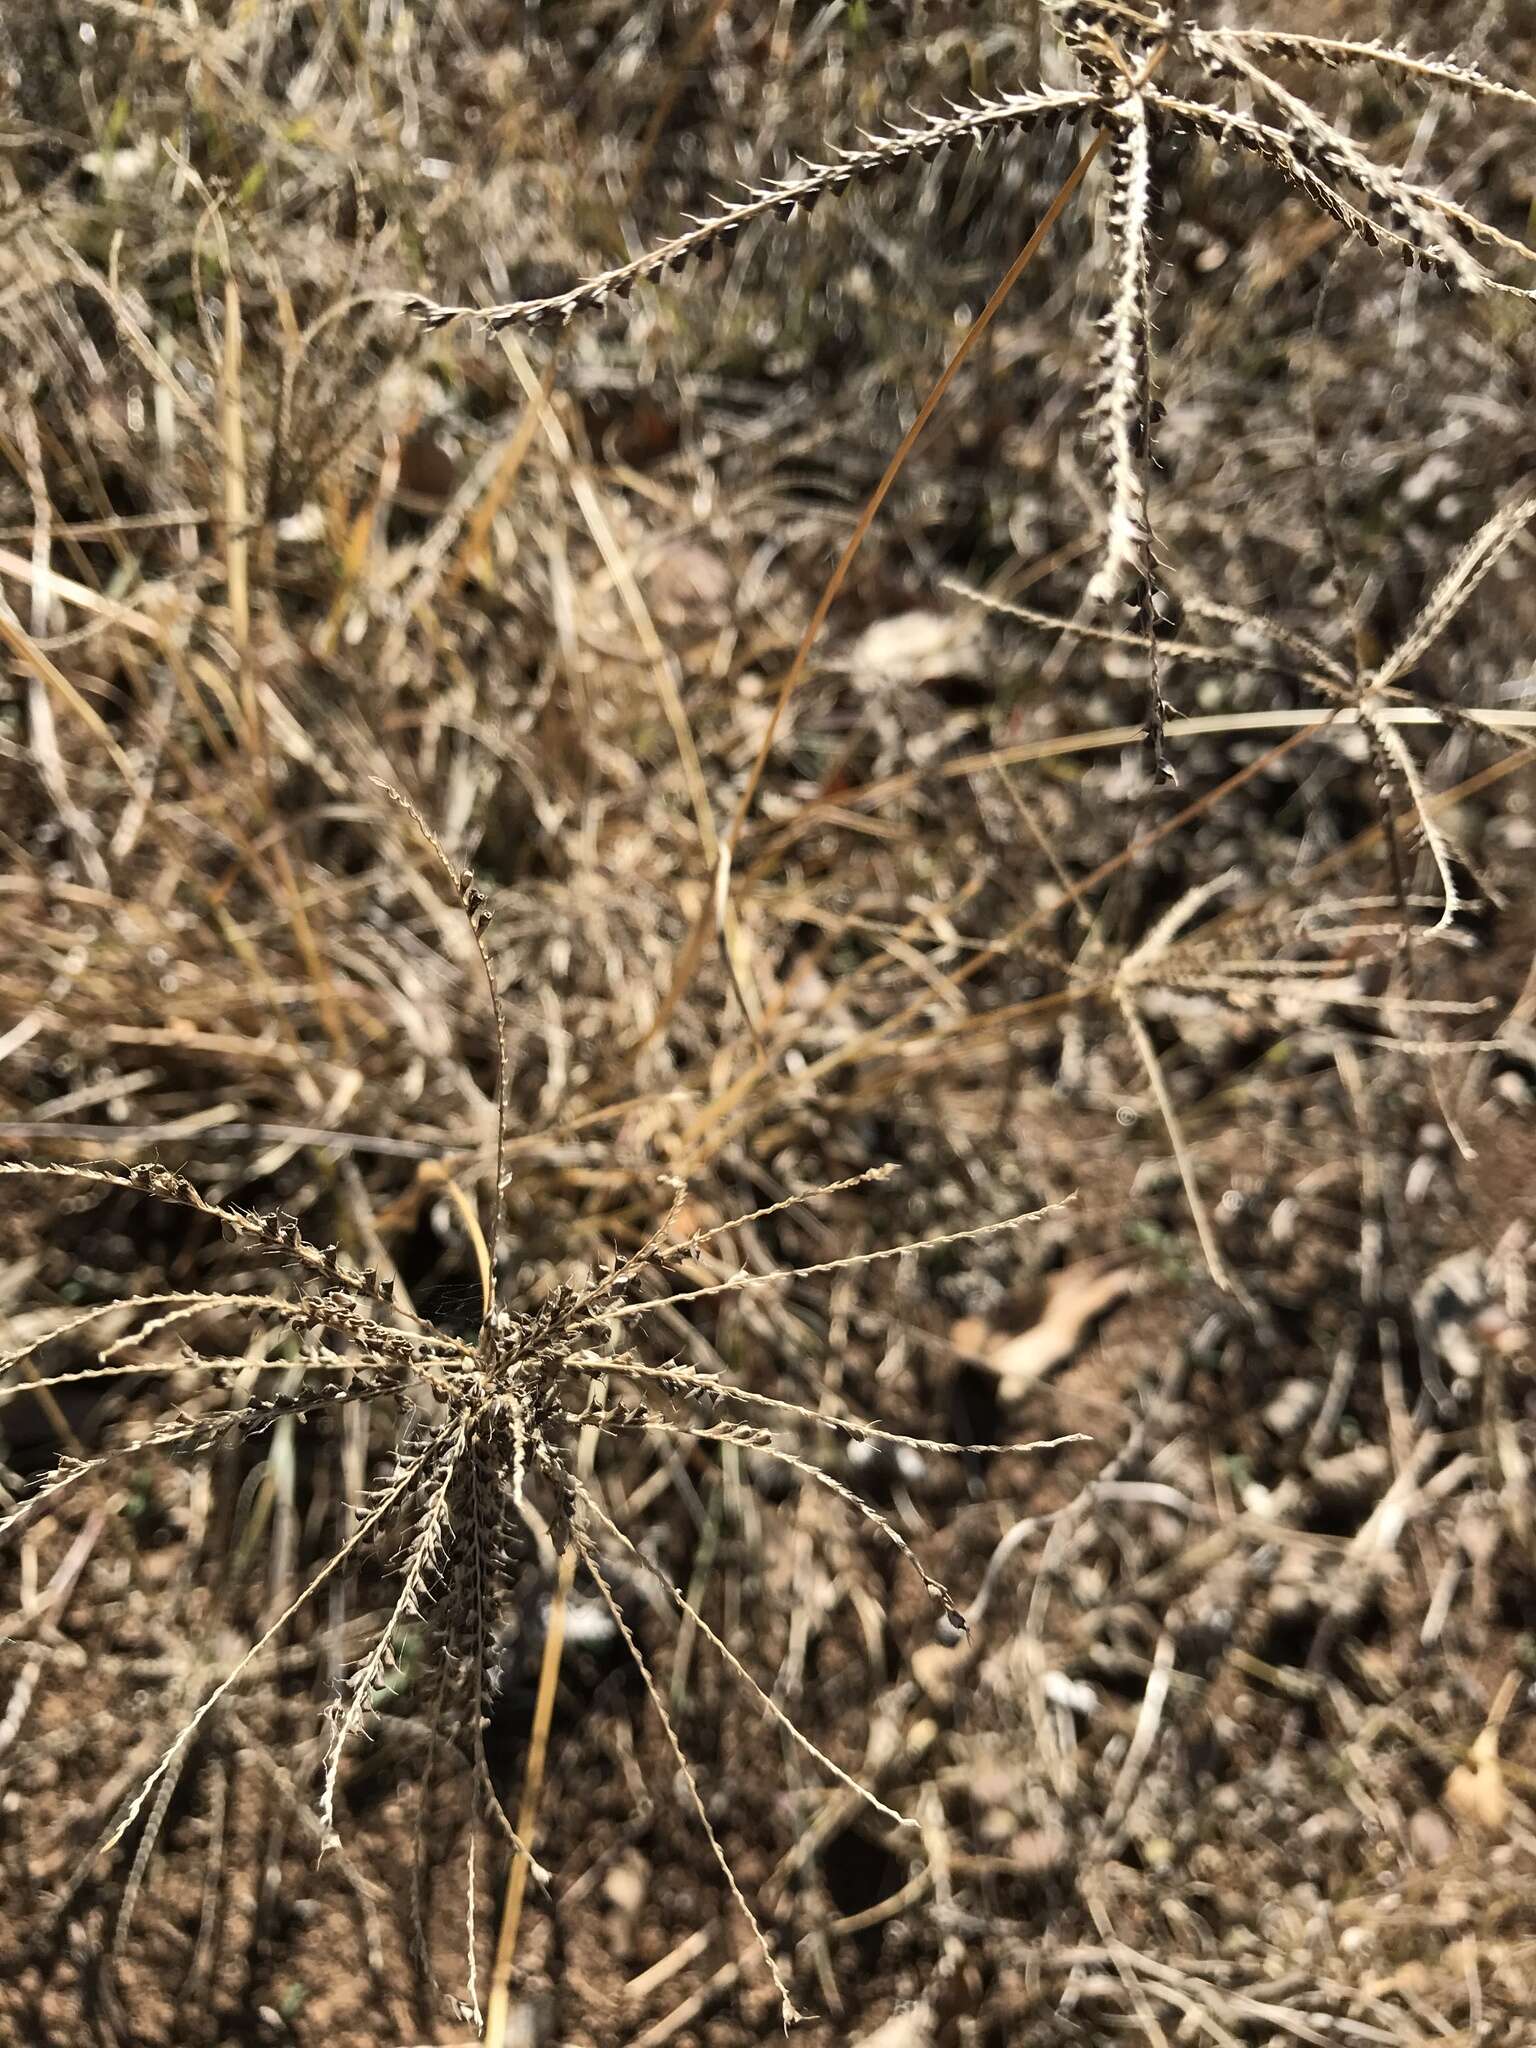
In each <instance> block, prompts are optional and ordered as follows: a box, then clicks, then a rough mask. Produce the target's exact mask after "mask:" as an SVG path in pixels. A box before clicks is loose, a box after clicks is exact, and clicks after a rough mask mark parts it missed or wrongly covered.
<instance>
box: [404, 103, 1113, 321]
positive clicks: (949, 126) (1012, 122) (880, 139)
mask: <svg viewBox="0 0 1536 2048" xmlns="http://www.w3.org/2000/svg"><path fill="white" fill-rule="evenodd" d="M1092 104H1093V96H1092V95H1091V94H1090V93H1086V92H1034V93H1032V92H1024V93H1006V94H1003V95H1002V96H1000V97H999V98H998V99H995V100H984V101H981V102H979V103H978V104H976V105H974V106H969V107H965V106H957V107H955V108H953V109H952V111H951V112H950V113H948V114H928V115H925V116H924V117H923V119H922V124H921V126H919V127H915V128H896V129H893V130H892V131H891V132H890V133H889V134H887V135H877V136H871V137H870V138H869V139H868V140H867V141H866V142H865V144H864V145H863V147H861V148H857V149H854V148H845V149H839V150H837V151H836V153H835V155H834V157H833V159H832V161H831V162H830V163H825V164H812V165H810V166H808V168H807V169H806V170H805V172H804V173H803V174H802V175H801V176H800V177H798V178H775V179H771V180H769V181H768V182H767V183H766V184H763V185H758V186H754V187H753V188H752V189H751V190H750V191H749V192H748V194H747V196H746V198H745V199H739V200H734V201H731V200H721V201H719V202H717V205H716V208H715V211H714V212H713V213H710V214H707V215H705V216H703V217H702V218H700V219H697V220H695V221H693V222H692V224H691V225H690V226H689V227H688V228H687V229H686V230H685V231H684V232H683V233H682V234H680V235H674V236H672V237H671V238H670V239H669V240H667V241H665V242H660V243H658V244H657V245H656V247H655V248H653V249H649V250H647V251H646V253H645V254H644V255H643V256H637V257H635V258H634V259H633V260H632V261H631V262H629V263H621V264H618V265H616V266H615V267H614V268H613V269H612V270H603V271H599V272H598V273H597V274H596V275H595V276H592V277H588V278H584V279H583V280H582V282H581V283H580V284H575V285H572V286H571V287H570V289H569V290H568V291H563V292H555V293H553V294H551V295H550V296H549V297H547V298H541V299H514V300H511V301H509V302H508V303H506V304H504V305H499V306H483V307H482V306H444V305H439V304H438V303H437V302H436V301H435V300H433V299H427V298H423V297H420V296H419V295H414V294H413V295H410V296H408V297H407V298H406V300H405V309H406V311H407V312H409V313H412V314H414V315H415V316H416V318H417V319H419V320H420V321H421V323H422V325H423V326H424V327H425V328H426V329H427V330H428V331H429V332H432V333H435V332H437V331H439V330H440V329H442V328H445V327H451V326H455V325H457V324H459V323H460V322H462V321H466V320H477V321H483V322H484V323H485V325H486V326H487V327H488V328H490V329H491V331H492V332H493V333H494V332H496V331H498V330H499V329H501V328H504V327H530V328H531V327H541V326H544V325H545V324H546V323H549V322H555V321H557V322H559V324H560V325H561V326H565V325H567V324H568V323H569V322H570V321H571V320H572V319H573V318H574V317H575V316H576V315H577V314H578V313H586V312H596V311H598V310H600V309H601V308H602V307H603V306H606V305H607V304H608V302H609V301H610V300H611V299H627V298H628V297H629V295H630V293H631V292H632V291H633V290H634V288H635V286H636V285H637V284H640V283H643V282H644V281H646V280H647V279H650V278H659V277H662V276H664V275H665V273H666V272H667V271H669V270H671V271H678V270H684V269H686V268H687V267H688V265H689V264H690V263H693V262H703V261H705V260H707V259H708V258H709V257H710V256H712V255H713V254H714V252H715V250H716V249H717V248H722V247H728V246H729V245H730V244H731V243H732V242H734V241H735V239H736V237H737V236H738V235H739V234H740V233H741V231H742V229H743V228H744V227H748V226H750V225H751V223H752V222H754V221H759V220H767V219H773V220H778V221H790V220H793V219H794V218H795V216H796V215H797V214H807V213H809V212H810V211H811V210H812V208H813V207H814V206H815V204H816V202H817V200H818V199H820V198H821V197H822V196H823V194H825V193H839V192H845V191H847V189H848V187H849V186H850V185H853V184H862V183H865V182H867V181H869V180H871V179H874V178H878V177H880V176H881V175H882V174H883V173H885V172H887V171H899V170H905V169H906V168H907V166H908V165H910V164H913V163H931V162H932V161H933V159H934V158H935V157H937V156H941V155H942V154H943V153H944V152H945V151H946V150H949V149H956V148H962V147H973V146H980V145H982V144H985V143H986V142H988V141H989V140H990V139H991V138H992V137H993V136H994V135H1007V134H1011V133H1014V132H1016V131H1017V130H1019V129H1021V128H1025V127H1028V126H1032V125H1033V124H1035V123H1036V122H1041V121H1049V122H1053V123H1054V122H1056V121H1060V120H1065V119H1068V118H1070V117H1071V116H1073V115H1077V114H1082V113H1085V112H1086V111H1087V110H1088V108H1089V107H1091V106H1092Z"/></svg>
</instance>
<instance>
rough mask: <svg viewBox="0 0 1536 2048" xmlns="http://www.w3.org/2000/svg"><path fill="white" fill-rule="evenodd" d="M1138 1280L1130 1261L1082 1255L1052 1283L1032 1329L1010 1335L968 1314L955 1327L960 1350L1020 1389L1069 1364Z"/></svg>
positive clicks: (952, 1335)
mask: <svg viewBox="0 0 1536 2048" xmlns="http://www.w3.org/2000/svg"><path fill="white" fill-rule="evenodd" d="M1135 1284H1136V1274H1135V1272H1134V1270H1133V1269H1132V1268H1131V1267H1129V1266H1108V1267H1106V1266H1105V1264H1104V1262H1103V1260H1102V1259H1081V1260H1079V1261H1078V1263H1077V1264H1076V1265H1074V1266H1064V1267H1063V1268H1062V1270H1061V1271H1060V1272H1059V1273H1053V1274H1051V1276H1050V1278H1049V1279H1048V1280H1047V1282H1046V1290H1045V1301H1044V1304H1043V1306H1042V1307H1041V1310H1040V1314H1039V1315H1038V1317H1037V1318H1036V1320H1035V1321H1034V1322H1033V1323H1032V1324H1031V1326H1030V1327H1029V1328H1028V1329H1027V1330H1020V1331H1019V1333H1018V1334H1017V1335H1016V1336H1012V1337H1007V1336H1004V1335H1003V1334H1002V1333H1001V1332H1000V1331H998V1330H995V1329H993V1328H992V1326H991V1325H990V1324H988V1323H985V1322H983V1321H982V1319H981V1318H980V1317H979V1316H963V1317H962V1318H961V1319H960V1321H959V1322H957V1323H956V1324H955V1325H954V1327H953V1329H952V1330H951V1331H950V1341H951V1342H952V1343H953V1344H954V1346H955V1348H956V1349H957V1350H958V1351H962V1352H964V1353H965V1354H966V1356H967V1357H969V1358H972V1359H974V1360H975V1361H976V1362H977V1363H978V1364H980V1365H984V1366H986V1367H987V1369H988V1371H989V1372H995V1373H996V1374H997V1376H998V1378H999V1379H1000V1380H1003V1381H1005V1382H1006V1383H1007V1384H1006V1385H1005V1387H1004V1392H1005V1393H1006V1392H1008V1391H1009V1390H1010V1388H1011V1389H1013V1390H1019V1389H1022V1388H1024V1387H1027V1386H1030V1385H1032V1384H1033V1382H1034V1381H1036V1380H1039V1379H1043V1378H1044V1377H1045V1375H1046V1374H1047V1373H1048V1372H1054V1371H1055V1370H1056V1368H1057V1367H1058V1366H1062V1365H1065V1364H1066V1363H1067V1361H1068V1359H1069V1358H1071V1357H1072V1355H1073V1353H1074V1352H1075V1351H1076V1350H1077V1348H1078V1346H1079V1345H1080V1344H1081V1343H1082V1341H1083V1339H1084V1338H1085V1337H1086V1336H1087V1335H1088V1333H1089V1331H1090V1330H1091V1329H1092V1328H1093V1326H1094V1324H1095V1323H1096V1322H1097V1321H1098V1320H1099V1318H1100V1317H1101V1316H1104V1315H1107V1314H1108V1312H1109V1311H1110V1309H1112V1308H1113V1307H1114V1306H1115V1304H1116V1303H1117V1302H1120V1301H1123V1300H1124V1299H1125V1297H1126V1295H1128V1294H1129V1293H1130V1292H1131V1291H1132V1289H1133V1287H1134V1286H1135Z"/></svg>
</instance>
